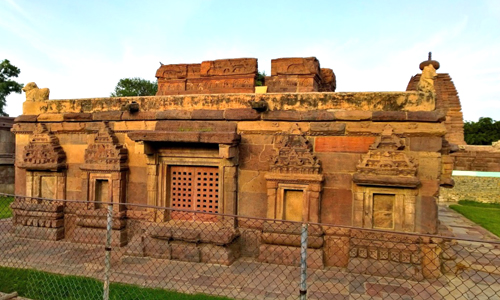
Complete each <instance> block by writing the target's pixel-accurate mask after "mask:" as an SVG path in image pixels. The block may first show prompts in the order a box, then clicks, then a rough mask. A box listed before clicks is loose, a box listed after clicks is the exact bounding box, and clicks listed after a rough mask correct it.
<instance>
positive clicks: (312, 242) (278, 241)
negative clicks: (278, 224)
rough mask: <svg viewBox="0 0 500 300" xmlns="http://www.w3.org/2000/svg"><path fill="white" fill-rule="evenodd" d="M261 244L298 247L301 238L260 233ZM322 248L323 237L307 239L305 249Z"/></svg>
mask: <svg viewBox="0 0 500 300" xmlns="http://www.w3.org/2000/svg"><path fill="white" fill-rule="evenodd" d="M262 242H264V243H266V244H274V245H284V246H294V247H300V245H301V236H300V235H294V234H284V233H270V232H264V233H262ZM322 246H323V237H319V236H310V237H308V239H307V247H309V248H315V249H318V248H321V247H322Z"/></svg>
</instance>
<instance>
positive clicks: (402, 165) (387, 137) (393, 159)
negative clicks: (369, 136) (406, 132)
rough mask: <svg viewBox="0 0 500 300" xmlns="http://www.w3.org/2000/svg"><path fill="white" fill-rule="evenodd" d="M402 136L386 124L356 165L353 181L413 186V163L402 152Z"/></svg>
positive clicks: (414, 175) (415, 181)
mask: <svg viewBox="0 0 500 300" xmlns="http://www.w3.org/2000/svg"><path fill="white" fill-rule="evenodd" d="M404 148H405V144H404V140H402V139H400V138H399V137H398V136H396V135H394V134H393V129H392V127H391V126H389V125H387V126H386V127H385V128H384V131H383V132H382V134H381V135H380V136H379V137H378V138H377V139H376V140H375V142H374V143H373V144H372V145H371V146H370V150H369V151H368V153H367V154H366V155H365V156H364V157H363V158H362V161H361V162H360V163H359V164H358V165H357V172H356V173H355V174H354V177H353V181H354V182H355V183H356V184H358V185H374V186H398V187H410V188H416V187H417V186H418V185H419V184H420V181H419V180H418V178H417V177H416V174H417V167H418V165H417V163H416V162H415V161H414V159H413V158H410V157H408V156H407V155H406V153H405V152H404V151H402V150H403V149H404Z"/></svg>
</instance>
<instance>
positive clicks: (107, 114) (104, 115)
mask: <svg viewBox="0 0 500 300" xmlns="http://www.w3.org/2000/svg"><path fill="white" fill-rule="evenodd" d="M122 114H123V112H121V111H99V112H94V113H93V114H92V119H93V120H94V121H119V120H121V118H122Z"/></svg>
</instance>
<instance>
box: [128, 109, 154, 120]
mask: <svg viewBox="0 0 500 300" xmlns="http://www.w3.org/2000/svg"><path fill="white" fill-rule="evenodd" d="M122 120H156V112H154V111H139V112H134V113H131V112H129V111H124V112H123V114H122Z"/></svg>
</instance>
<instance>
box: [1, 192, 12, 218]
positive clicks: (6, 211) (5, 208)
mask: <svg viewBox="0 0 500 300" xmlns="http://www.w3.org/2000/svg"><path fill="white" fill-rule="evenodd" d="M13 201H14V197H4V196H0V219H6V218H10V217H12V211H11V209H10V207H9V205H10V204H11V203H12V202H13Z"/></svg>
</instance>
